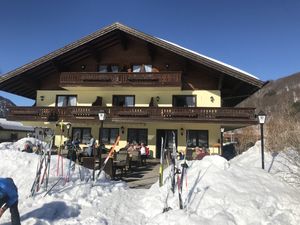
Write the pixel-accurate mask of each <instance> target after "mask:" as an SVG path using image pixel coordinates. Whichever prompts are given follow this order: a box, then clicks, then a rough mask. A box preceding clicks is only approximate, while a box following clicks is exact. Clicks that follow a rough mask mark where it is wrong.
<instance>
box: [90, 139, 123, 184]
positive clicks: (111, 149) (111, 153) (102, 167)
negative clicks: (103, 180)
mask: <svg viewBox="0 0 300 225" xmlns="http://www.w3.org/2000/svg"><path fill="white" fill-rule="evenodd" d="M119 141H120V135H119V136H118V137H117V139H116V141H115V143H114V144H113V146H112V147H111V148H110V151H109V153H108V155H107V157H106V158H105V160H104V162H103V165H102V166H101V167H100V169H99V172H98V174H97V177H96V179H95V181H97V179H98V178H99V176H100V174H101V172H102V170H104V168H105V166H106V163H107V161H108V160H109V158H110V157H111V156H112V155H113V154H114V150H115V148H116V146H117V144H118V143H119ZM100 163H101V162H99V164H100Z"/></svg>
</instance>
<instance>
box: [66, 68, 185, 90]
mask: <svg viewBox="0 0 300 225" xmlns="http://www.w3.org/2000/svg"><path fill="white" fill-rule="evenodd" d="M60 86H61V87H72V86H84V87H105V86H136V87H147V86H150V87H166V86H168V87H181V72H179V71H175V72H172V71H163V72H151V73H149V72H139V73H124V72H121V73H99V72H63V73H61V74H60Z"/></svg>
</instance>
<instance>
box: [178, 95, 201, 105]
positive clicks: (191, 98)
mask: <svg viewBox="0 0 300 225" xmlns="http://www.w3.org/2000/svg"><path fill="white" fill-rule="evenodd" d="M196 105H197V104H196V96H195V95H173V106H174V107H196Z"/></svg>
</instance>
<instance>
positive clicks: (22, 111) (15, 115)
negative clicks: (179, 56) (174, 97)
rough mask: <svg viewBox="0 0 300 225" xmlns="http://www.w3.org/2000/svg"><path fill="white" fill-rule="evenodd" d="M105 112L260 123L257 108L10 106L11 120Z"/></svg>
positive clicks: (90, 116)
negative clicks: (257, 117)
mask: <svg viewBox="0 0 300 225" xmlns="http://www.w3.org/2000/svg"><path fill="white" fill-rule="evenodd" d="M100 111H105V112H106V114H107V116H106V118H107V120H110V121H114V120H115V121H122V120H124V121H131V120H132V121H177V122H178V121H186V122H189V121H190V122H197V121H198V122H222V123H248V124H256V123H257V122H256V118H255V109H254V108H211V107H190V108H183V107H98V106H97V107H96V106H93V107H88V106H73V107H9V114H8V119H9V120H24V121H58V120H60V119H64V120H65V121H89V120H92V121H97V120H98V113H99V112H100Z"/></svg>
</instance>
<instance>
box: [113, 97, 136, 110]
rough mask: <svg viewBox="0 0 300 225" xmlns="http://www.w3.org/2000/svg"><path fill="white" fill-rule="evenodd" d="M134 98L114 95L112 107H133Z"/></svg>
mask: <svg viewBox="0 0 300 225" xmlns="http://www.w3.org/2000/svg"><path fill="white" fill-rule="evenodd" d="M134 104H135V96H134V95H114V96H113V106H122V107H134Z"/></svg>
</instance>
